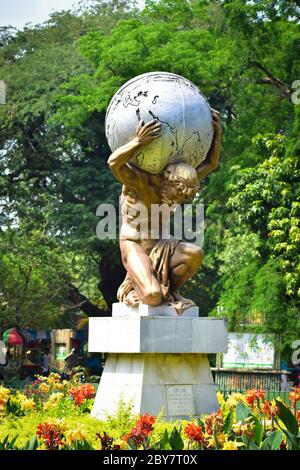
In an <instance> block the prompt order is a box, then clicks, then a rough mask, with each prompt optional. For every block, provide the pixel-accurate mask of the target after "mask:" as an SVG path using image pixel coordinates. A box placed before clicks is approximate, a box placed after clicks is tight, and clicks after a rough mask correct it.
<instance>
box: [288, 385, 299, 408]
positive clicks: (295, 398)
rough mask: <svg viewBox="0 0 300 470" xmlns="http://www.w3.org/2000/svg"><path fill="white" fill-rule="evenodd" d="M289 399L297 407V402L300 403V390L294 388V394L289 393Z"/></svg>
mask: <svg viewBox="0 0 300 470" xmlns="http://www.w3.org/2000/svg"><path fill="white" fill-rule="evenodd" d="M289 399H290V401H291V402H292V403H293V405H295V404H296V403H297V401H300V388H296V387H295V388H294V390H293V391H292V392H290V393H289Z"/></svg>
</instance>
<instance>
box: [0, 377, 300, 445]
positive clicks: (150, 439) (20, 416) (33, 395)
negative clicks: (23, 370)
mask: <svg viewBox="0 0 300 470" xmlns="http://www.w3.org/2000/svg"><path fill="white" fill-rule="evenodd" d="M94 396H95V388H94V387H93V386H92V385H91V384H88V383H87V384H82V383H80V381H79V380H77V379H76V378H74V379H73V380H72V381H66V380H62V379H61V378H60V376H59V374H51V375H50V376H49V377H47V378H46V377H38V378H37V380H36V381H35V382H33V383H32V384H30V385H27V386H26V387H25V388H24V389H23V391H22V392H21V391H12V390H10V389H8V388H5V387H2V386H0V449H41V450H68V449H93V450H101V449H102V450H117V449H128V450H130V449H159V450H162V449H166V450H168V449H169V450H184V449H197V450H246V449H247V450H258V449H266V450H296V449H297V450H299V449H300V435H299V424H300V411H299V409H298V405H299V403H300V389H294V390H293V391H292V392H290V394H289V399H290V401H291V403H292V407H291V408H289V407H287V406H286V405H285V404H284V403H283V402H282V401H281V400H280V399H276V400H273V401H269V400H267V399H266V395H265V392H264V391H263V390H250V391H248V392H246V393H245V394H240V393H233V394H232V395H230V396H229V397H227V398H226V399H225V398H224V396H223V395H222V394H221V393H218V399H219V404H220V409H219V411H217V412H215V413H212V414H210V415H204V416H202V417H201V419H192V418H191V420H189V421H184V420H182V421H177V422H174V423H169V422H164V420H163V419H162V417H161V416H157V417H154V416H149V415H144V416H134V415H133V414H132V410H131V407H130V406H125V405H124V403H120V406H119V410H118V412H117V414H116V416H107V419H106V420H105V421H98V420H96V419H93V418H91V417H90V410H91V406H92V403H93V398H94Z"/></svg>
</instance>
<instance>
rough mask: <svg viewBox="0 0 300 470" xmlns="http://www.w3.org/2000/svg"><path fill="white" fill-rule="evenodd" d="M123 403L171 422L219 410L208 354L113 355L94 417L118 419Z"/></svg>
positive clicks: (93, 411)
mask: <svg viewBox="0 0 300 470" xmlns="http://www.w3.org/2000/svg"><path fill="white" fill-rule="evenodd" d="M121 399H122V400H123V401H124V402H125V403H132V405H133V412H134V413H139V414H145V413H149V414H151V415H154V416H157V415H158V414H159V413H160V412H161V411H162V410H163V417H164V418H165V419H167V420H176V419H180V418H185V419H187V418H190V417H191V416H201V415H202V414H204V413H211V412H213V411H216V410H217V409H218V402H217V397H216V392H215V386H214V382H213V378H212V374H211V370H210V366H209V362H208V359H207V356H206V354H109V355H108V358H107V360H106V364H105V369H104V372H103V375H102V378H101V382H100V385H99V388H98V391H97V396H96V399H95V402H94V406H93V409H92V413H91V415H92V416H93V417H96V418H98V419H105V417H106V415H107V414H109V415H114V414H115V413H116V411H117V408H118V404H119V402H120V400H121Z"/></svg>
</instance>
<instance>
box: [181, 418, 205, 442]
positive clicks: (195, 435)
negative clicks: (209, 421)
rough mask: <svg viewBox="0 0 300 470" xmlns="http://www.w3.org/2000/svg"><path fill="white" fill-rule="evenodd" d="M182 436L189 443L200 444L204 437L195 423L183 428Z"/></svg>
mask: <svg viewBox="0 0 300 470" xmlns="http://www.w3.org/2000/svg"><path fill="white" fill-rule="evenodd" d="M184 434H185V435H186V437H187V438H188V439H189V440H190V441H192V442H193V441H195V442H198V444H199V443H200V442H202V441H203V438H204V435H203V432H202V429H201V427H200V426H198V425H197V424H195V423H189V424H187V425H186V427H185V428H184Z"/></svg>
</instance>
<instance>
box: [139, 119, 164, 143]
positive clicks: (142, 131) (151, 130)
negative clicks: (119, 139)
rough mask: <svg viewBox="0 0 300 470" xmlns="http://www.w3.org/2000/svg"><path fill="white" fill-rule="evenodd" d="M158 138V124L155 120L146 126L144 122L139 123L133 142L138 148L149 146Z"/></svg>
mask: <svg viewBox="0 0 300 470" xmlns="http://www.w3.org/2000/svg"><path fill="white" fill-rule="evenodd" d="M159 137H160V122H159V121H158V120H157V119H153V120H152V121H150V122H148V123H147V124H145V123H144V121H140V122H139V125H138V126H137V128H136V137H135V139H134V140H135V142H136V143H138V144H139V145H140V146H143V145H146V144H149V143H150V142H152V141H153V140H155V139H158V138H159Z"/></svg>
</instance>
